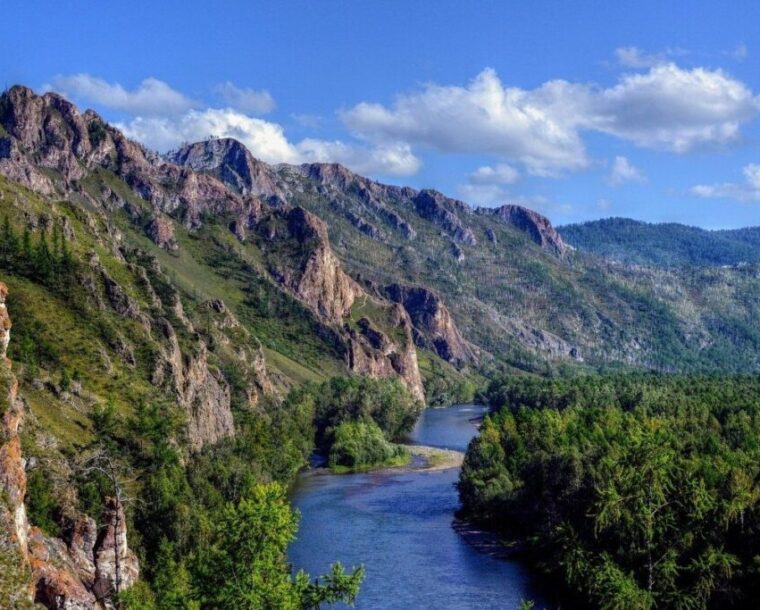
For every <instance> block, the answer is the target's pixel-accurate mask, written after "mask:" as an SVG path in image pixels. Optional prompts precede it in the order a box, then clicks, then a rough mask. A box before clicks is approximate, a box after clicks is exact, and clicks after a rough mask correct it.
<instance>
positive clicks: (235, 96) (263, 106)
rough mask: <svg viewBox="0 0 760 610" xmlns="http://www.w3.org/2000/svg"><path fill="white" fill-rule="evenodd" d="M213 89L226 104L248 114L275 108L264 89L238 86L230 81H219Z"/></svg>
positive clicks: (264, 112)
mask: <svg viewBox="0 0 760 610" xmlns="http://www.w3.org/2000/svg"><path fill="white" fill-rule="evenodd" d="M214 91H215V92H216V93H217V94H218V95H220V96H221V97H222V99H223V100H224V101H225V102H226V103H227V105H229V106H231V107H232V108H235V109H236V110H240V111H241V112H248V113H250V114H266V113H267V112H272V110H274V109H275V107H276V104H275V101H274V98H273V97H272V94H271V93H269V91H267V90H266V89H263V90H261V91H257V90H256V89H247V88H240V87H238V86H236V85H235V84H234V83H231V82H230V81H227V82H224V83H219V84H218V85H217V86H216V87H214Z"/></svg>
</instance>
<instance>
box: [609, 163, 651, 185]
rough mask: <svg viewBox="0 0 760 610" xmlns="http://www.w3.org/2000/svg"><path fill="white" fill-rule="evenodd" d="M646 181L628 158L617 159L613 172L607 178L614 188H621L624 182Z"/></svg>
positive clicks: (613, 165) (613, 164)
mask: <svg viewBox="0 0 760 610" xmlns="http://www.w3.org/2000/svg"><path fill="white" fill-rule="evenodd" d="M645 180H646V179H645V177H644V174H642V173H641V170H639V169H638V168H637V167H636V166H634V165H632V164H631V162H630V161H629V160H628V159H627V158H626V157H620V156H618V157H615V160H614V161H613V162H612V171H610V175H609V176H608V177H607V182H608V183H609V184H611V185H612V186H619V185H621V184H623V183H624V182H644V181H645Z"/></svg>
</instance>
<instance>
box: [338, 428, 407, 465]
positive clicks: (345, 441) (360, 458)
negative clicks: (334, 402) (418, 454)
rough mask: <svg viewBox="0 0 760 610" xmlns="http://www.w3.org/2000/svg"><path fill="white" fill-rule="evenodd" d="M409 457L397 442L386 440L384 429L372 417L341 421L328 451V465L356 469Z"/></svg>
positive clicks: (391, 462)
mask: <svg viewBox="0 0 760 610" xmlns="http://www.w3.org/2000/svg"><path fill="white" fill-rule="evenodd" d="M408 459H409V453H408V452H407V451H406V450H405V449H404V448H403V447H401V446H400V445H393V444H392V443H389V442H388V441H387V440H385V436H383V431H382V430H381V429H380V427H379V426H378V425H377V424H376V423H375V422H374V421H373V420H368V421H344V422H343V423H341V424H340V425H339V426H338V427H337V429H336V430H335V439H334V440H333V443H332V446H331V447H330V453H329V454H328V464H329V466H330V467H331V468H333V469H336V468H345V469H348V470H357V469H361V468H362V467H368V466H378V465H384V464H395V463H398V462H400V461H403V460H407V461H408Z"/></svg>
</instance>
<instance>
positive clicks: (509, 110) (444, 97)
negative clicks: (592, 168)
mask: <svg viewBox="0 0 760 610" xmlns="http://www.w3.org/2000/svg"><path fill="white" fill-rule="evenodd" d="M577 88H578V87H577V86H575V85H572V84H570V83H566V82H564V81H554V82H550V83H546V84H545V85H543V86H542V87H540V88H539V89H536V90H532V91H526V90H523V89H519V88H515V87H504V86H503V85H502V83H501V81H500V80H499V77H498V76H497V75H496V72H495V71H494V70H491V69H486V70H484V71H483V72H481V73H480V74H479V75H478V76H476V77H475V79H473V80H472V82H470V83H469V85H467V86H466V87H461V86H441V85H435V84H429V85H427V86H426V87H424V89H423V90H422V91H419V92H415V93H410V94H405V95H401V96H399V97H398V98H397V99H396V102H395V103H394V105H393V107H392V108H387V107H385V106H383V105H381V104H375V103H369V102H363V103H360V104H358V105H357V106H355V107H353V108H351V109H349V110H346V111H344V112H343V113H342V119H343V121H344V122H345V124H346V125H347V126H348V127H349V128H350V129H351V130H352V131H354V132H355V133H356V134H358V135H359V136H360V137H363V138H366V139H369V140H373V141H385V140H391V141H404V142H408V143H410V144H417V145H424V146H429V147H432V148H435V149H438V150H441V151H444V152H454V153H495V154H498V155H502V156H504V157H507V158H511V159H516V160H519V161H521V162H522V163H524V164H525V166H526V167H528V169H529V171H530V172H531V173H533V174H539V175H545V174H550V173H552V172H555V171H557V170H560V169H581V168H583V167H585V166H586V165H587V164H588V159H587V158H586V151H585V148H584V145H583V142H582V141H581V138H580V136H579V134H578V132H577V130H576V129H575V126H574V124H573V121H572V119H571V118H570V116H569V115H572V114H573V111H574V108H573V107H569V108H563V107H562V102H564V101H569V102H571V104H575V102H576V101H577V100H578V98H580V97H583V92H582V91H577V92H575V93H572V92H570V91H568V90H569V89H577ZM581 89H582V88H581Z"/></svg>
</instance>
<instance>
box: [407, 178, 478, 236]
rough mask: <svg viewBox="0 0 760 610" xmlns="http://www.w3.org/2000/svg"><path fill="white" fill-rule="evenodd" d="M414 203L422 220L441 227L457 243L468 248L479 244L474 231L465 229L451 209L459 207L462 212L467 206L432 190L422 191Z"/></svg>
mask: <svg viewBox="0 0 760 610" xmlns="http://www.w3.org/2000/svg"><path fill="white" fill-rule="evenodd" d="M413 203H414V207H415V209H416V210H417V213H418V214H419V215H420V216H422V218H424V219H425V220H429V221H431V222H432V223H434V224H436V225H438V226H440V227H441V228H442V229H443V230H444V231H446V233H448V234H449V235H450V236H451V237H453V238H454V239H455V240H456V241H458V242H461V243H463V244H467V245H468V246H474V245H475V244H477V243H478V242H477V240H476V239H475V235H474V234H473V232H472V230H471V229H469V228H467V227H465V226H464V225H463V224H462V220H461V219H460V218H459V216H458V215H457V214H456V213H455V212H454V211H452V209H451V208H453V207H458V208H459V209H461V210H466V209H468V206H467V205H466V204H464V203H462V202H461V201H456V200H454V199H449V198H448V197H446V196H444V195H442V194H441V193H438V192H437V191H432V190H424V191H420V192H419V193H418V194H417V196H416V197H415V198H414V201H413Z"/></svg>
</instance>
